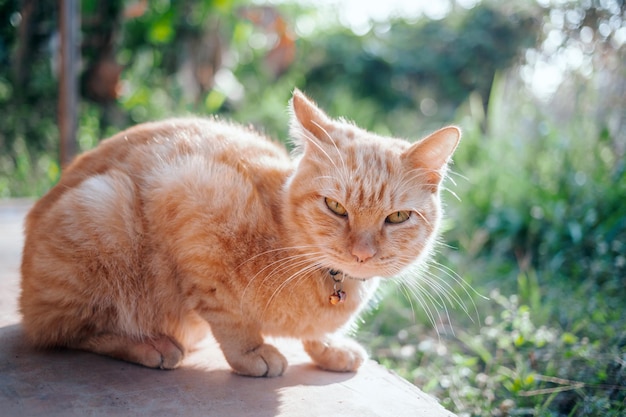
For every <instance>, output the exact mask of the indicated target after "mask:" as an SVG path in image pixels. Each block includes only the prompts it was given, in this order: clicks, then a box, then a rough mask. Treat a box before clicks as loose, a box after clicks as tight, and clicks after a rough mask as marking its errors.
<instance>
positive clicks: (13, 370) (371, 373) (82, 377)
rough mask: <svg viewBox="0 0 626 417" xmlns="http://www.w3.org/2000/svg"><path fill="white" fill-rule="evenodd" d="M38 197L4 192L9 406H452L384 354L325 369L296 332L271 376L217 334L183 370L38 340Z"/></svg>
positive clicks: (255, 412) (263, 411) (216, 411)
mask: <svg viewBox="0 0 626 417" xmlns="http://www.w3.org/2000/svg"><path fill="white" fill-rule="evenodd" d="M29 207H30V202H29V201H19V200H17V201H16V200H11V201H0V415H1V416H5V417H10V416H20V417H23V416H47V417H52V416H64V417H71V416H129V415H132V416H254V417H264V416H267V417H269V416H298V417H306V416H316V417H317V416H358V417H367V416H390V417H391V416H393V417H401V416H407V417H408V416H411V417H415V416H429V417H444V416H446V417H451V416H453V414H452V413H450V412H448V411H446V410H445V409H443V408H442V407H441V406H440V405H439V404H438V403H437V401H436V400H435V399H433V398H432V397H430V396H428V395H426V394H424V393H423V392H421V391H420V390H419V389H417V388H416V387H415V386H413V385H412V384H410V383H408V382H407V381H405V380H404V379H402V378H400V377H398V376H397V375H395V374H393V373H391V372H390V371H388V370H387V369H385V368H383V367H382V366H380V365H379V364H377V363H376V362H373V361H370V362H368V363H367V364H365V365H364V366H363V367H362V368H361V369H360V370H359V371H358V372H357V373H354V374H342V373H331V372H324V371H321V370H319V369H317V368H316V367H314V366H312V365H311V364H310V363H309V360H308V357H307V355H306V354H305V353H304V352H303V351H302V349H301V348H300V346H299V344H294V343H291V342H277V345H278V348H279V349H280V350H281V351H282V352H283V353H284V354H285V356H287V359H288V360H289V363H290V367H289V368H288V370H287V372H286V373H285V375H283V376H282V377H279V378H272V379H265V378H248V377H241V376H238V375H235V374H233V373H232V372H231V371H230V369H229V367H228V365H227V364H226V362H225V360H224V358H223V356H222V353H221V351H220V350H219V348H218V347H217V345H216V343H215V342H214V341H213V340H212V339H210V338H209V339H207V340H206V341H205V342H204V343H203V344H202V346H201V347H200V349H198V350H197V351H195V352H193V353H192V354H191V355H190V356H189V357H188V358H187V359H186V360H185V362H184V363H183V366H182V367H181V368H179V369H177V370H174V371H161V370H153V369H147V368H143V367H140V366H135V365H132V364H128V363H125V362H120V361H116V360H113V359H109V358H105V357H102V356H98V355H94V354H90V353H85V352H77V351H69V350H53V351H36V350H33V349H32V348H31V347H29V346H28V345H27V344H26V343H25V342H24V340H23V338H22V333H21V329H20V324H19V321H20V318H19V314H18V313H17V296H18V294H19V262H20V253H21V249H22V244H23V237H22V229H21V228H22V220H23V217H24V215H25V213H26V211H27V210H28V208H29Z"/></svg>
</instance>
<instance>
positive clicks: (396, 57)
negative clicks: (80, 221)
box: [0, 0, 626, 416]
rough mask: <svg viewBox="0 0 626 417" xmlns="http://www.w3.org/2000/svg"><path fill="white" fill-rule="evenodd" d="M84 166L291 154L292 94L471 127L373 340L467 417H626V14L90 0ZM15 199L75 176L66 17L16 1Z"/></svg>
mask: <svg viewBox="0 0 626 417" xmlns="http://www.w3.org/2000/svg"><path fill="white" fill-rule="evenodd" d="M79 3H80V51H81V54H80V55H81V58H80V61H79V62H77V65H78V71H79V75H80V83H79V86H80V100H79V102H78V107H77V115H78V130H77V135H76V138H77V144H78V149H79V150H86V149H90V148H92V147H94V146H96V145H97V143H98V141H99V140H101V139H102V138H105V137H107V136H110V135H111V134H113V133H115V132H117V131H119V130H121V129H123V128H125V127H127V126H129V125H132V124H135V123H140V122H143V121H147V120H154V119H160V118H164V117H168V116H173V115H184V114H190V113H193V114H203V115H208V114H218V115H220V116H221V117H225V118H230V119H234V120H237V121H241V122H244V123H247V124H252V125H255V126H256V127H258V128H259V129H262V130H263V131H265V132H266V133H267V134H269V135H271V136H274V137H276V138H278V139H280V140H285V141H286V140H287V120H288V114H287V111H286V104H287V101H288V100H289V98H290V95H291V92H292V90H293V88H294V87H298V88H300V89H302V90H304V91H305V92H307V93H308V94H309V95H310V96H311V97H313V98H314V99H315V100H316V101H317V102H318V103H319V104H320V105H321V106H322V107H323V108H325V109H326V110H327V111H328V113H329V114H330V115H332V116H344V117H346V118H348V119H351V120H354V121H355V122H356V123H357V124H358V125H360V126H362V127H364V128H367V129H370V130H373V131H375V132H377V133H380V134H385V135H394V136H399V137H404V138H408V139H419V138H420V137H422V136H424V135H425V134H426V133H428V132H429V131H431V130H434V129H436V128H439V127H441V126H442V125H445V124H451V123H454V124H457V125H459V126H460V127H461V128H462V129H463V131H464V138H463V141H462V144H461V146H460V148H459V150H458V152H457V154H456V155H455V158H454V165H453V167H452V174H451V176H450V178H449V180H448V182H447V183H446V188H447V190H446V192H444V198H445V200H446V206H447V220H446V223H445V232H444V235H443V238H442V241H443V242H445V244H442V245H441V246H440V248H439V253H438V255H437V256H436V259H435V260H434V261H433V262H432V265H431V267H430V269H429V271H428V272H427V273H426V274H425V276H424V277H423V278H422V279H421V280H419V281H417V282H416V283H415V284H414V285H397V284H395V285H387V286H385V288H383V293H384V297H381V301H380V302H379V303H378V304H377V305H376V306H374V307H373V308H372V310H371V311H370V312H368V313H367V314H365V315H364V316H363V323H360V329H359V332H358V333H357V335H358V338H360V340H361V341H362V342H363V343H364V344H365V345H366V346H367V347H368V349H369V351H370V352H371V354H372V356H373V357H374V358H375V359H377V360H379V361H380V362H382V363H383V364H385V365H387V366H388V367H390V368H391V369H394V370H395V371H396V372H398V373H399V374H401V375H402V376H404V377H406V378H407V379H408V380H410V381H411V382H413V383H415V384H416V385H418V386H419V387H421V388H422V389H424V390H425V391H427V392H429V393H432V394H434V395H435V396H437V397H438V398H439V399H441V401H442V402H443V404H444V405H445V406H446V407H447V408H449V409H450V410H452V411H455V412H457V413H458V414H459V415H461V416H470V415H472V416H473V415H475V416H506V415H516V416H596V415H597V416H623V415H624V413H625V412H626V404H625V398H626V163H625V158H624V153H625V150H626V5H625V2H624V0H580V1H570V0H520V1H515V2H513V1H510V2H502V1H497V0H483V1H480V0H386V1H372V0H347V1H339V0H318V1H313V0H280V1H279V0H276V1H269V2H268V1H260V0H259V1H242V0H180V1H178V0H177V1H173V0H151V1H145V0H109V1H98V0H81V1H80V2H79ZM0 19H2V22H1V24H0V197H1V198H11V197H37V196H40V195H42V194H43V193H44V192H45V191H46V190H47V189H49V188H50V187H51V186H52V185H53V184H54V183H55V182H56V181H57V180H58V178H59V175H60V171H61V168H60V164H59V130H58V127H57V126H58V122H57V105H58V92H59V79H60V77H61V75H62V74H60V73H59V71H60V70H59V68H60V67H59V61H60V52H59V51H60V49H59V45H60V36H59V29H58V28H59V25H58V20H59V9H58V5H57V2H52V1H44V0H22V1H19V0H0Z"/></svg>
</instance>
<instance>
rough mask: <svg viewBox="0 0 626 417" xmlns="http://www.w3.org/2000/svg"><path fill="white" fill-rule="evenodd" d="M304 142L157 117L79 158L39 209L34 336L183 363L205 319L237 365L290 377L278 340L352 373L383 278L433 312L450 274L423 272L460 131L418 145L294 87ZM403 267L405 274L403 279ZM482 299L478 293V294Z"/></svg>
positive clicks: (454, 298)
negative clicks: (336, 115)
mask: <svg viewBox="0 0 626 417" xmlns="http://www.w3.org/2000/svg"><path fill="white" fill-rule="evenodd" d="M290 110H291V115H292V116H291V124H290V135H291V138H292V140H293V144H294V147H295V150H294V153H293V155H289V153H288V152H287V151H286V150H285V148H284V147H283V146H282V145H280V144H278V142H276V141H273V140H271V139H268V138H266V137H264V136H262V135H261V134H259V133H257V132H255V131H253V130H251V129H248V128H244V127H241V126H238V125H236V124H232V123H228V122H225V121H220V120H217V119H201V118H187V119H171V120H165V121H161V122H154V123H145V124H141V125H138V126H135V127H132V128H130V129H128V130H125V131H123V132H121V133H118V134H117V135H115V136H113V137H112V138H110V139H107V140H105V141H103V142H101V144H100V145H99V146H98V147H97V148H95V149H94V150H92V151H89V152H86V153H84V154H83V155H81V156H79V157H78V158H77V159H76V160H75V161H74V162H73V163H72V164H71V165H70V166H69V167H68V168H67V169H66V170H65V171H64V173H63V176H62V178H61V180H60V182H59V183H58V184H57V185H56V186H55V187H54V188H53V189H51V190H50V191H49V192H48V193H47V194H46V195H45V196H44V197H43V198H41V199H40V200H39V201H38V202H37V203H36V204H35V206H34V207H33V208H32V210H31V211H30V213H29V214H28V217H27V220H26V225H25V233H26V239H25V245H24V254H23V259H22V266H21V272H22V282H21V288H22V292H21V297H20V309H21V313H22V316H23V326H24V329H25V332H26V334H27V336H28V338H29V340H30V341H31V342H32V343H33V344H34V345H36V346H39V347H67V348H73V349H82V350H88V351H92V352H95V353H99V354H103V355H108V356H112V357H115V358H118V359H122V360H125V361H130V362H134V363H137V364H141V365H144V366H148V367H154V368H165V369H172V368H176V367H178V366H179V365H180V364H181V362H182V361H183V359H184V357H185V355H186V353H187V352H189V351H190V350H191V349H192V348H193V347H194V345H195V344H196V343H198V342H199V341H200V340H202V339H203V338H204V337H205V336H206V335H207V332H208V331H210V332H211V333H212V334H213V336H214V337H215V339H216V340H217V342H218V343H219V345H220V347H221V349H222V351H223V353H224V356H225V358H226V360H227V361H228V363H229V364H230V366H231V367H232V369H233V370H234V371H235V372H237V373H239V374H242V375H250V376H267V377H272V376H278V375H281V374H282V373H283V372H285V370H286V368H287V361H286V359H285V357H284V356H283V355H282V354H281V353H280V352H279V351H278V350H277V349H276V348H275V347H274V346H272V345H271V344H269V343H266V342H265V338H266V337H286V338H293V339H298V340H300V341H302V344H303V347H304V349H305V351H306V352H307V353H308V354H309V356H310V357H311V359H312V361H313V362H314V363H315V364H317V365H318V366H319V367H321V368H323V369H327V370H331V371H342V372H343V371H346V372H349V371H355V370H356V369H358V367H359V366H360V365H361V364H362V363H363V362H364V360H365V359H366V353H365V350H364V349H363V348H362V347H361V346H360V345H359V344H358V343H356V342H355V341H353V340H352V339H350V338H348V337H346V336H345V331H346V329H348V328H349V327H350V326H351V324H352V323H353V322H354V320H355V319H356V317H357V316H358V314H359V312H360V311H361V310H362V309H363V308H364V307H365V306H366V305H367V304H368V301H369V300H370V299H371V298H372V296H373V295H374V293H375V291H376V289H377V286H378V284H379V282H380V281H381V280H393V281H394V282H397V283H399V288H400V290H401V291H403V292H405V293H406V295H407V297H409V299H410V300H411V299H414V300H416V301H417V302H418V303H419V304H421V305H422V306H423V308H424V309H425V311H426V313H427V315H428V317H429V318H430V320H431V321H432V323H433V325H435V326H436V322H437V321H438V317H437V316H438V315H439V314H441V311H443V312H444V314H448V312H447V307H446V306H447V305H449V304H455V305H458V306H460V307H461V309H462V310H464V311H465V312H466V313H468V314H469V309H468V307H467V306H466V304H465V303H464V301H463V299H464V296H465V295H468V294H467V293H466V294H459V293H458V292H457V290H455V289H454V287H453V285H454V284H461V288H462V289H463V291H465V292H467V291H468V289H467V286H466V285H465V284H463V283H462V282H461V280H460V278H458V277H457V276H456V275H455V274H454V273H453V272H452V271H450V270H448V269H447V268H445V267H443V266H441V265H438V264H436V263H433V262H431V266H432V267H434V269H435V270H438V271H439V272H441V274H440V275H439V274H433V273H430V272H426V273H425V272H422V273H421V274H420V275H421V278H416V271H418V270H419V271H425V269H424V266H425V265H427V263H428V262H429V259H431V256H432V253H433V248H434V246H435V243H436V241H437V234H438V230H439V225H440V223H441V217H442V208H441V201H440V192H441V189H442V186H441V183H442V181H443V179H444V178H445V177H446V173H447V167H448V163H449V161H450V158H451V156H452V154H453V152H454V150H455V149H456V147H457V145H458V142H459V139H460V131H459V129H458V128H456V127H446V128H443V129H441V130H439V131H437V132H435V133H433V134H431V135H430V136H428V137H426V138H424V139H422V140H420V141H417V142H415V143H410V142H408V141H405V140H401V139H396V138H388V137H381V136H378V135H375V134H373V133H370V132H367V131H364V130H362V129H360V128H358V127H357V126H355V125H353V124H351V123H348V122H346V121H344V120H334V119H331V118H330V117H328V116H327V115H326V114H325V113H324V112H323V111H322V110H321V109H319V108H318V107H317V106H316V105H315V104H314V103H313V102H312V101H311V100H310V99H308V98H307V97H306V96H305V95H304V94H302V93H301V92H300V91H298V90H296V91H295V92H294V95H293V99H292V101H291V103H290ZM394 277H395V278H394ZM470 298H471V297H470Z"/></svg>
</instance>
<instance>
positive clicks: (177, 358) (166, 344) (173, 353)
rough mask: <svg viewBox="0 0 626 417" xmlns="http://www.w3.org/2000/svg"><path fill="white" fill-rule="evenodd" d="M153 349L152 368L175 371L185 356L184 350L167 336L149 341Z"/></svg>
mask: <svg viewBox="0 0 626 417" xmlns="http://www.w3.org/2000/svg"><path fill="white" fill-rule="evenodd" d="M150 345H151V346H152V347H153V348H154V351H155V352H152V355H151V356H152V357H153V358H152V361H151V362H152V364H153V366H152V367H153V368H161V369H175V368H178V366H180V364H181V362H182V361H183V358H184V356H185V353H184V349H183V348H182V347H181V346H180V345H179V344H178V343H176V342H175V341H174V340H172V339H170V338H169V337H167V336H161V337H159V338H157V339H153V340H151V341H150Z"/></svg>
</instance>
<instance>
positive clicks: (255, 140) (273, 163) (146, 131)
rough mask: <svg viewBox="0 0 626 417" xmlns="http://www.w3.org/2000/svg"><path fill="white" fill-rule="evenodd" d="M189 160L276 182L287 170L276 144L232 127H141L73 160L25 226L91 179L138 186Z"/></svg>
mask: <svg viewBox="0 0 626 417" xmlns="http://www.w3.org/2000/svg"><path fill="white" fill-rule="evenodd" d="M194 157H195V158H196V159H198V158H203V159H204V160H205V161H213V162H219V163H221V164H228V165H230V166H233V167H243V166H245V167H246V168H247V170H248V172H250V173H253V172H254V171H255V170H260V171H265V170H269V172H272V171H275V172H276V174H277V177H281V176H283V173H284V171H285V170H288V169H290V166H291V161H290V160H289V157H288V154H287V152H286V151H285V149H284V147H283V146H282V145H279V144H276V143H274V142H272V141H271V140H270V139H268V138H266V137H264V136H263V135H261V134H259V133H258V132H256V131H254V130H252V129H249V128H245V127H242V126H239V125H236V124H232V123H229V122H225V121H220V120H218V119H213V118H177V119H169V120H164V121H158V122H149V123H143V124H139V125H136V126H133V127H131V128H129V129H126V130H124V131H122V132H120V133H118V134H116V135H114V136H112V137H111V138H108V139H105V140H103V141H102V142H101V143H100V144H99V145H98V146H97V147H96V148H94V149H92V150H90V151H88V152H85V153H83V154H82V155H79V156H78V157H77V158H76V159H75V160H74V161H73V162H72V163H71V164H70V165H69V166H68V167H67V168H66V169H64V172H63V176H62V177H61V179H60V181H59V183H58V184H57V185H56V186H55V187H53V188H52V189H51V190H50V191H49V192H48V193H47V194H46V195H45V196H43V197H42V198H41V199H40V200H39V201H38V202H37V204H36V205H35V206H34V208H33V209H32V210H31V212H30V214H29V220H28V221H31V220H30V219H33V218H34V219H36V218H38V217H39V216H40V215H41V214H43V213H44V212H45V211H46V210H47V209H48V208H50V206H52V205H53V204H54V203H55V202H56V201H57V200H58V199H59V198H60V197H61V195H63V194H64V193H65V192H67V191H68V190H71V189H73V188H75V187H77V186H80V185H81V184H82V183H83V182H84V181H85V180H87V179H89V178H92V177H94V176H99V175H106V174H107V173H111V172H115V171H119V172H122V173H125V174H127V175H129V176H130V177H131V178H132V179H133V180H135V181H143V180H145V179H146V178H147V177H149V176H150V174H151V172H152V173H154V171H155V170H156V171H158V170H159V169H164V168H165V167H167V166H177V165H178V166H180V165H181V164H183V165H184V163H186V162H188V161H189V160H190V159H193V158H194ZM268 179H271V178H268ZM277 179H278V180H280V179H279V178H277Z"/></svg>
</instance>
